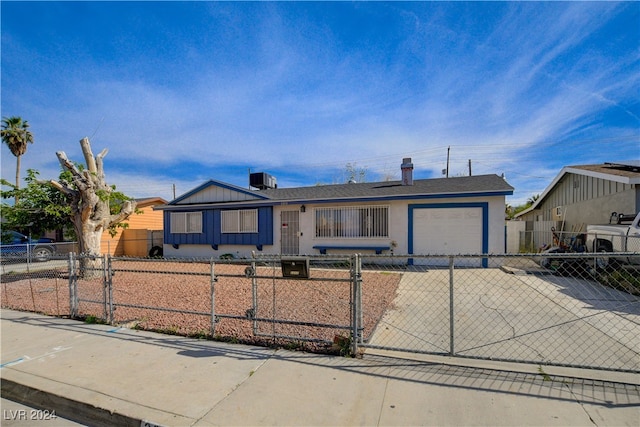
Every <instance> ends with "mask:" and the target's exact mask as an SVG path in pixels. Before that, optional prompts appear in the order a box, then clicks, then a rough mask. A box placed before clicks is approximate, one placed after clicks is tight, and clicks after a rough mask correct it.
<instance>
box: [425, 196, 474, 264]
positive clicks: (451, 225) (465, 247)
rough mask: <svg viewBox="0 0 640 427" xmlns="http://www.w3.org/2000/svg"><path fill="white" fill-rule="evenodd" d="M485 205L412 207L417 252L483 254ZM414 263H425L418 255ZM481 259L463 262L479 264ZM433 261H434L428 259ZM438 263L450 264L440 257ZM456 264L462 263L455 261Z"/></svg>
mask: <svg viewBox="0 0 640 427" xmlns="http://www.w3.org/2000/svg"><path fill="white" fill-rule="evenodd" d="M482 223H483V221H482V208H480V207H451V208H425V209H422V208H421V209H414V210H413V253H414V254H421V255H427V254H438V255H440V254H443V255H457V254H481V253H482ZM414 262H415V263H421V264H423V263H425V261H424V260H420V259H419V258H416V259H415V261H414ZM480 263H481V261H480V260H479V259H474V260H472V262H471V263H469V262H463V264H467V265H469V264H472V265H480ZM429 264H433V262H429ZM437 264H448V261H447V260H444V259H443V260H440V262H437ZM456 264H459V263H458V262H456Z"/></svg>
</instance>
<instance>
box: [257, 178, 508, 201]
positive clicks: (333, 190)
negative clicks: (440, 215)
mask: <svg viewBox="0 0 640 427" xmlns="http://www.w3.org/2000/svg"><path fill="white" fill-rule="evenodd" d="M256 193H259V194H262V195H263V196H267V197H268V198H269V199H271V200H308V201H312V200H328V199H358V198H397V197H402V196H407V197H410V198H415V197H416V196H431V195H448V194H451V195H458V194H464V195H467V196H468V195H473V194H483V195H488V194H492V193H495V194H512V193H513V187H512V186H511V185H509V184H508V183H507V182H506V181H505V180H504V179H503V178H501V177H499V176H498V175H477V176H464V177H454V178H435V179H416V180H414V181H413V185H402V181H384V182H363V183H352V184H333V185H316V186H311V187H297V188H273V189H266V190H260V191H256Z"/></svg>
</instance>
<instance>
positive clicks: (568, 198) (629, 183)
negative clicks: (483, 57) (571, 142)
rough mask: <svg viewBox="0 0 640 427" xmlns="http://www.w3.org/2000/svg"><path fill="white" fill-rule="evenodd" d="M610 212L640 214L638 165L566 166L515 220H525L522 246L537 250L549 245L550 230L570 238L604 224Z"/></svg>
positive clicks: (631, 163) (639, 164) (631, 162)
mask: <svg viewBox="0 0 640 427" xmlns="http://www.w3.org/2000/svg"><path fill="white" fill-rule="evenodd" d="M612 212H617V213H624V214H635V213H637V212H640V162H638V161H630V162H625V163H604V164H599V165H581V166H566V167H564V168H562V170H561V171H560V173H559V174H558V176H556V177H555V179H554V180H553V181H552V182H551V184H550V185H549V186H548V187H547V188H546V189H545V190H544V192H543V193H542V194H541V195H540V197H539V198H538V199H537V200H536V201H535V203H534V204H533V205H532V206H531V207H529V208H528V209H526V210H524V211H522V212H520V213H518V214H517V215H516V216H515V219H517V220H520V221H526V235H527V242H526V243H524V242H522V245H523V246H527V247H533V248H540V247H541V246H542V245H544V244H551V243H552V240H553V237H552V236H551V227H554V228H555V229H556V230H557V231H558V232H560V233H569V235H566V234H565V236H566V237H567V238H570V237H571V236H572V235H575V234H577V233H580V232H582V231H585V230H586V226H587V225H588V224H605V223H608V222H609V218H610V216H611V213H612ZM565 236H563V237H565Z"/></svg>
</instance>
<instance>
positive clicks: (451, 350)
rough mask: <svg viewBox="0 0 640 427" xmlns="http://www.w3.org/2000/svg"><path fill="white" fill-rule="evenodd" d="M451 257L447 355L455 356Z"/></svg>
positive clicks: (451, 256)
mask: <svg viewBox="0 0 640 427" xmlns="http://www.w3.org/2000/svg"><path fill="white" fill-rule="evenodd" d="M453 260H454V257H453V255H450V256H449V355H450V356H454V355H455V348H454V339H455V338H454V337H455V334H454V322H455V317H454V312H453Z"/></svg>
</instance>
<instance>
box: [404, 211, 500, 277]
mask: <svg viewBox="0 0 640 427" xmlns="http://www.w3.org/2000/svg"><path fill="white" fill-rule="evenodd" d="M408 207H409V209H408V215H409V218H408V229H407V234H408V238H409V241H408V247H407V251H408V252H409V254H414V252H413V211H414V210H415V209H443V208H445V209H448V208H482V253H483V254H486V253H488V252H489V203H488V202H463V203H430V204H423V203H421V204H415V205H408ZM412 264H413V258H410V259H409V265H412ZM482 266H483V267H485V268H486V267H488V260H487V258H483V259H482Z"/></svg>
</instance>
